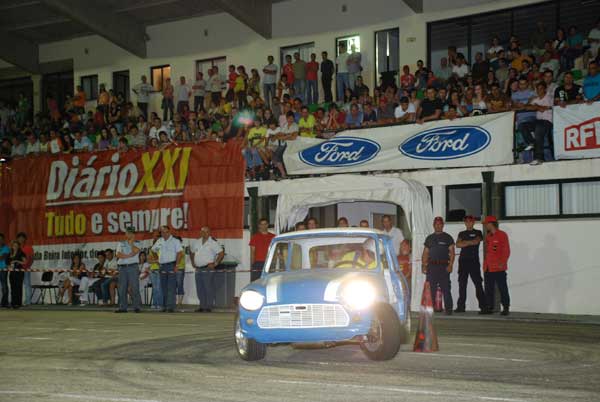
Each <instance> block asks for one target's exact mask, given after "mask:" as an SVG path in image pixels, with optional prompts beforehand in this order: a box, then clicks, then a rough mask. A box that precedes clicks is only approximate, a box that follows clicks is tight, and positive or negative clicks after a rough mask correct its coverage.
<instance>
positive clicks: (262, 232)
mask: <svg viewBox="0 0 600 402" xmlns="http://www.w3.org/2000/svg"><path fill="white" fill-rule="evenodd" d="M274 237H275V235H274V234H273V233H269V221H268V220H266V219H264V218H263V219H261V220H260V221H259V222H258V232H257V233H255V234H254V235H253V236H252V237H251V238H250V243H249V245H250V265H251V267H252V271H251V272H250V281H251V282H254V281H255V280H257V279H260V276H261V274H262V270H263V267H264V265H265V260H266V259H267V252H268V251H269V245H270V244H271V240H273V238H274Z"/></svg>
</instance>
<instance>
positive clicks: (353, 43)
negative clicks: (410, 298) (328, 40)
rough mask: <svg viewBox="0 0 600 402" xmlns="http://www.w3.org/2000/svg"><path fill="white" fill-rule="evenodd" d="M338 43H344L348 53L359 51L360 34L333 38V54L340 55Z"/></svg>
mask: <svg viewBox="0 0 600 402" xmlns="http://www.w3.org/2000/svg"><path fill="white" fill-rule="evenodd" d="M340 45H345V46H346V49H347V52H348V53H360V35H348V36H340V37H339V38H335V55H336V57H337V56H339V55H340Z"/></svg>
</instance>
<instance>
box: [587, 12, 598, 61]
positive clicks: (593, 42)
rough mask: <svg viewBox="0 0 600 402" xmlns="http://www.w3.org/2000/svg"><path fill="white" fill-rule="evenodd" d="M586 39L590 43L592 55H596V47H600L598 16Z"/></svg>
mask: <svg viewBox="0 0 600 402" xmlns="http://www.w3.org/2000/svg"><path fill="white" fill-rule="evenodd" d="M587 39H588V43H589V44H590V53H591V54H592V57H598V55H599V54H598V49H600V18H598V19H597V20H596V26H595V27H593V28H592V30H591V31H590V33H589V34H588V38H587Z"/></svg>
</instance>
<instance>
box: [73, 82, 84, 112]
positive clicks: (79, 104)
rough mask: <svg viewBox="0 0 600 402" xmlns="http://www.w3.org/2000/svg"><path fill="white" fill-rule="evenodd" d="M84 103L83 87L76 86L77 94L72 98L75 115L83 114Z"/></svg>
mask: <svg viewBox="0 0 600 402" xmlns="http://www.w3.org/2000/svg"><path fill="white" fill-rule="evenodd" d="M85 101H86V97H85V92H84V91H83V87H82V86H81V85H77V92H76V93H75V96H74V97H73V106H74V107H75V110H76V111H77V113H79V114H83V113H84V112H85Z"/></svg>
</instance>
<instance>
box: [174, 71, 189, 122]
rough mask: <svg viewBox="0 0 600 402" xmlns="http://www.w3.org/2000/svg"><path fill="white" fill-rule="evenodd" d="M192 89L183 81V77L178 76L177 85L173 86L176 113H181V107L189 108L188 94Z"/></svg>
mask: <svg viewBox="0 0 600 402" xmlns="http://www.w3.org/2000/svg"><path fill="white" fill-rule="evenodd" d="M191 95H192V90H191V88H190V86H189V85H188V84H186V83H185V77H183V76H182V77H179V85H177V86H176V87H175V100H176V102H177V113H179V114H181V113H183V107H184V106H187V107H188V109H189V108H190V96H191Z"/></svg>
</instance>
